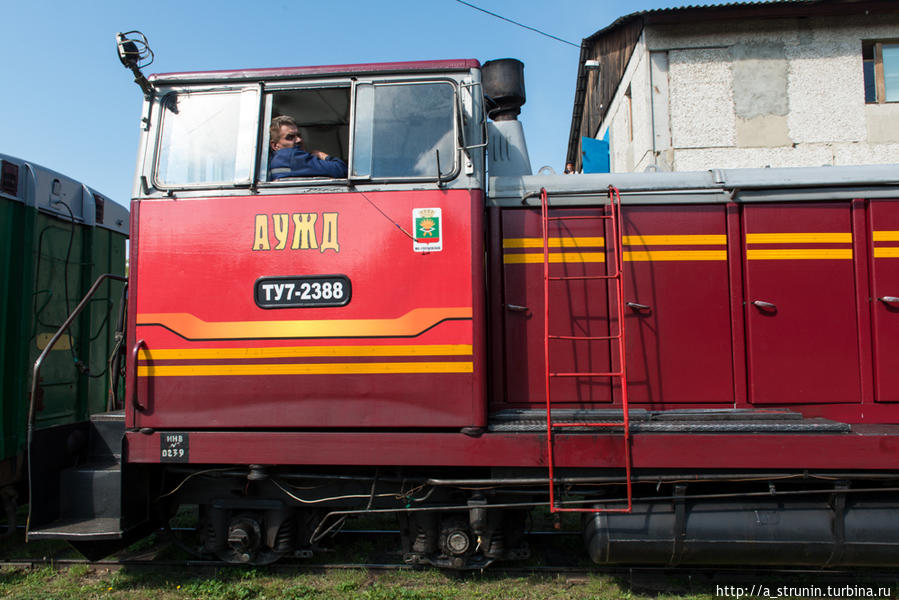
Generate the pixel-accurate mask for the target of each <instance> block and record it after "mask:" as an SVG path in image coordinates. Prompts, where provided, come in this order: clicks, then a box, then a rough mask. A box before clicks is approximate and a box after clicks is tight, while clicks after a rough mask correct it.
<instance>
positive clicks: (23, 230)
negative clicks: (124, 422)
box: [0, 154, 129, 511]
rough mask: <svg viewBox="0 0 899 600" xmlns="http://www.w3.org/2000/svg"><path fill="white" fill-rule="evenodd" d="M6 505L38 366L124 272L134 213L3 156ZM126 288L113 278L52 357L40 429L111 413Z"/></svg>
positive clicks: (43, 379) (22, 474)
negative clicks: (100, 280) (98, 283)
mask: <svg viewBox="0 0 899 600" xmlns="http://www.w3.org/2000/svg"><path fill="white" fill-rule="evenodd" d="M0 169H2V175H0V287H2V294H0V499H2V501H3V503H4V505H5V507H6V509H7V511H9V510H12V509H13V508H14V506H15V499H16V495H17V492H18V496H19V500H20V501H21V500H23V499H24V498H23V497H22V494H21V492H22V490H23V489H24V488H23V487H22V485H21V484H22V483H24V480H25V478H26V473H27V467H26V460H27V459H26V454H25V450H26V441H27V431H26V429H27V427H26V425H27V419H28V410H29V401H30V398H29V396H30V389H31V372H32V367H33V365H34V362H35V360H36V359H37V357H38V356H39V355H40V353H41V352H42V351H43V349H44V348H45V347H46V345H47V343H48V342H49V340H50V338H51V337H52V336H53V335H54V333H55V332H56V331H57V330H58V329H59V327H60V325H62V324H63V322H64V321H65V319H66V318H67V317H68V315H69V314H70V313H71V311H72V310H73V309H74V308H75V307H76V306H77V304H78V303H79V302H80V301H81V299H82V297H84V295H85V293H86V292H87V290H88V289H89V288H90V287H91V285H92V284H93V282H94V281H95V280H96V279H97V277H99V276H100V275H101V274H103V273H113V274H117V275H125V271H126V254H125V245H126V240H127V238H128V226H129V217H128V211H127V209H125V208H124V207H123V206H121V205H119V204H116V203H115V202H113V201H111V200H110V199H108V198H106V197H105V196H103V195H101V194H99V193H97V192H96V191H94V190H92V189H90V188H89V187H87V186H86V185H84V184H82V183H80V182H78V181H75V180H73V179H71V178H69V177H66V176H64V175H61V174H59V173H56V172H54V171H52V170H50V169H47V168H44V167H41V166H39V165H36V164H34V163H29V162H27V161H24V160H21V159H17V158H14V157H11V156H6V155H3V154H0ZM122 297H123V284H122V283H120V282H118V281H108V283H105V284H104V287H103V288H101V289H100V290H99V292H98V293H97V294H95V296H94V297H93V299H92V300H91V303H90V305H89V306H88V307H87V309H86V310H85V311H84V312H83V313H82V315H81V316H80V317H79V318H78V320H76V321H75V322H74V323H73V324H72V327H71V328H70V329H69V332H68V333H67V334H66V335H65V336H64V337H63V338H61V339H60V340H59V342H58V343H57V344H56V345H55V346H54V348H53V350H52V351H51V352H50V353H49V355H48V356H47V358H46V359H45V362H44V365H43V368H42V370H41V375H40V386H39V393H38V397H37V398H36V401H35V413H34V428H35V429H36V430H48V429H51V428H54V427H65V426H66V425H68V424H71V423H75V422H80V421H84V420H86V419H87V418H88V417H89V415H91V414H94V413H97V412H102V411H105V410H107V409H108V408H109V407H108V402H109V387H110V381H111V380H112V379H114V377H111V376H110V373H109V369H108V366H107V365H108V359H109V357H110V354H111V352H112V351H113V348H114V346H115V341H116V340H115V330H116V322H117V315H118V314H119V313H118V311H119V306H120V305H121V301H122Z"/></svg>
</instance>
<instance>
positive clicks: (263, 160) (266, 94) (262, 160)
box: [254, 79, 356, 188]
mask: <svg viewBox="0 0 899 600" xmlns="http://www.w3.org/2000/svg"><path fill="white" fill-rule="evenodd" d="M325 88H346V89H348V90H349V95H350V98H349V100H350V102H349V109H348V116H347V137H348V138H349V139H348V140H347V153H348V156H347V160H346V164H347V177H343V178H336V177H282V178H279V179H276V180H274V181H268V176H267V172H268V161H269V158H270V157H269V156H268V154H269V152H268V147H269V142H270V140H269V137H270V136H269V124H270V123H271V122H272V99H271V98H272V95H274V94H276V93H278V92H282V93H283V92H293V91H301V90H315V89H325ZM355 89H356V82H355V81H353V80H351V79H331V80H328V81H324V82H323V81H315V82H308V81H299V82H298V81H285V82H282V81H278V82H274V83H268V84H263V90H262V94H261V95H260V98H261V100H260V104H261V108H260V112H261V114H262V117H261V118H260V120H259V135H258V138H257V146H256V163H257V169H256V174H255V182H254V185H258V186H262V187H266V188H268V187H275V188H277V187H291V186H296V185H297V183H309V184H314V185H323V184H335V185H344V186H346V184H347V182H348V181H349V174H350V173H351V172H352V171H350V169H352V165H351V162H352V160H353V117H354V114H353V110H354V105H355V102H356V99H355Z"/></svg>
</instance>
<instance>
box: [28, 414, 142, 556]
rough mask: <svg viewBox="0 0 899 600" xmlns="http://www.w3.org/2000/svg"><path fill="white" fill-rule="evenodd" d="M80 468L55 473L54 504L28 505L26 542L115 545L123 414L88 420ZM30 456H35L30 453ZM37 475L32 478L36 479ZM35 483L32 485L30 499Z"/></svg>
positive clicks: (119, 532) (118, 527)
mask: <svg viewBox="0 0 899 600" xmlns="http://www.w3.org/2000/svg"><path fill="white" fill-rule="evenodd" d="M87 425H88V426H87V436H88V437H87V444H86V448H85V451H84V453H83V454H82V457H81V458H82V460H81V462H79V464H75V465H73V466H68V467H66V468H63V469H62V470H61V471H59V473H58V478H59V482H58V486H47V487H48V488H50V489H52V488H56V489H58V492H59V493H58V496H57V497H58V502H56V503H46V502H45V503H33V504H35V505H37V507H39V508H37V509H36V508H35V507H33V509H32V515H31V517H30V519H29V530H28V539H29V540H32V539H34V540H45V539H66V540H87V541H95V540H97V541H99V540H115V539H120V538H121V537H122V535H123V531H122V439H123V438H124V434H125V413H124V411H114V412H109V413H99V414H96V415H92V416H91V418H90V421H89V423H88V424H87ZM32 452H40V448H39V447H37V446H36V447H34V448H33V449H32ZM39 476H41V475H40V474H35V475H34V476H33V477H35V478H37V477H39ZM44 476H45V477H52V475H44ZM40 487H41V486H40V482H38V481H33V482H32V490H33V493H35V492H36V491H38V490H40Z"/></svg>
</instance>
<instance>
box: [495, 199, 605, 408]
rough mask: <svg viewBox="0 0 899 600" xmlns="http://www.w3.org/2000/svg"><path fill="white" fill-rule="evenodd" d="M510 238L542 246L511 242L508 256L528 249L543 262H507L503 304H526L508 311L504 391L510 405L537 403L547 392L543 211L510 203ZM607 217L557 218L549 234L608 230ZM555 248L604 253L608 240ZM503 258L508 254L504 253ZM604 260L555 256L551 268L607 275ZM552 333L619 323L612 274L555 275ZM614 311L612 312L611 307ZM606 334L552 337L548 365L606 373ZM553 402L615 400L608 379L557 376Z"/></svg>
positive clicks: (591, 331) (506, 230)
mask: <svg viewBox="0 0 899 600" xmlns="http://www.w3.org/2000/svg"><path fill="white" fill-rule="evenodd" d="M598 214H600V212H599V211H598V210H596V209H589V210H585V209H556V210H552V209H551V210H550V211H549V215H550V216H563V215H565V216H575V215H598ZM502 227H503V232H502V237H503V238H504V239H519V238H527V239H529V240H537V241H539V243H540V247H539V248H538V247H531V248H524V249H518V248H505V249H504V254H505V255H507V256H508V255H513V254H515V255H518V254H528V255H533V256H535V257H538V258H539V262H529V263H507V264H504V265H503V267H504V269H503V271H504V282H503V283H504V286H505V289H504V293H505V304H506V305H507V306H508V305H516V306H524V307H527V309H528V310H527V311H526V312H523V311H514V310H506V311H505V326H506V330H505V342H506V365H505V368H506V384H507V389H506V398H505V401H506V403H507V404H509V405H523V404H538V405H542V404H543V403H544V402H545V398H544V388H545V385H544V366H543V362H544V350H543V344H544V339H543V338H544V326H543V313H544V310H543V307H544V302H543V249H542V233H541V221H540V212H539V210H509V211H505V212H504V213H503V222H502ZM604 229H605V228H604V222H603V221H595V220H582V221H551V222H550V224H549V237H550V239H558V238H561V239H564V240H569V239H572V238H581V237H604ZM550 252H551V254H556V253H560V252H568V253H572V254H575V253H578V252H581V253H600V254H604V255H606V256H608V254H607V252H606V249H605V248H603V247H595V246H591V247H582V248H558V247H556V248H551V249H550ZM538 255H539V256H538ZM498 260H500V261H503V257H502V256H500V257H499V258H498ZM606 267H607V263H605V262H559V263H550V266H549V275H550V277H555V276H592V275H605V274H606ZM549 285H550V287H549V295H550V311H549V314H550V322H549V332H550V335H562V336H564V335H570V336H608V335H610V327H617V324H615V322H614V319H610V317H609V314H610V311H609V289H608V286H609V284H608V281H607V280H584V281H551V282H550V284H549ZM613 314H614V313H613ZM613 354H614V352H612V351H611V348H610V345H609V342H607V341H596V340H591V341H585V340H552V341H550V370H551V371H553V372H569V373H570V372H599V371H602V372H608V371H609V370H610V369H611V368H612V359H611V356H612V355H613ZM551 386H552V389H551V395H552V399H553V403H554V404H577V405H584V404H595V403H609V402H611V401H612V395H611V386H610V384H609V378H607V377H606V378H603V377H597V378H590V377H578V378H554V379H553V380H552V382H551Z"/></svg>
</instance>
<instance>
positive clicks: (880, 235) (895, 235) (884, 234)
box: [871, 231, 899, 242]
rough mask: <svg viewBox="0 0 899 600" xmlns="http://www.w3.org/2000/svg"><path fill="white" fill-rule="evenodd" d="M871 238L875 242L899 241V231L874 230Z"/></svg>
mask: <svg viewBox="0 0 899 600" xmlns="http://www.w3.org/2000/svg"><path fill="white" fill-rule="evenodd" d="M871 239H873V240H874V241H875V242H899V231H872V232H871Z"/></svg>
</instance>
